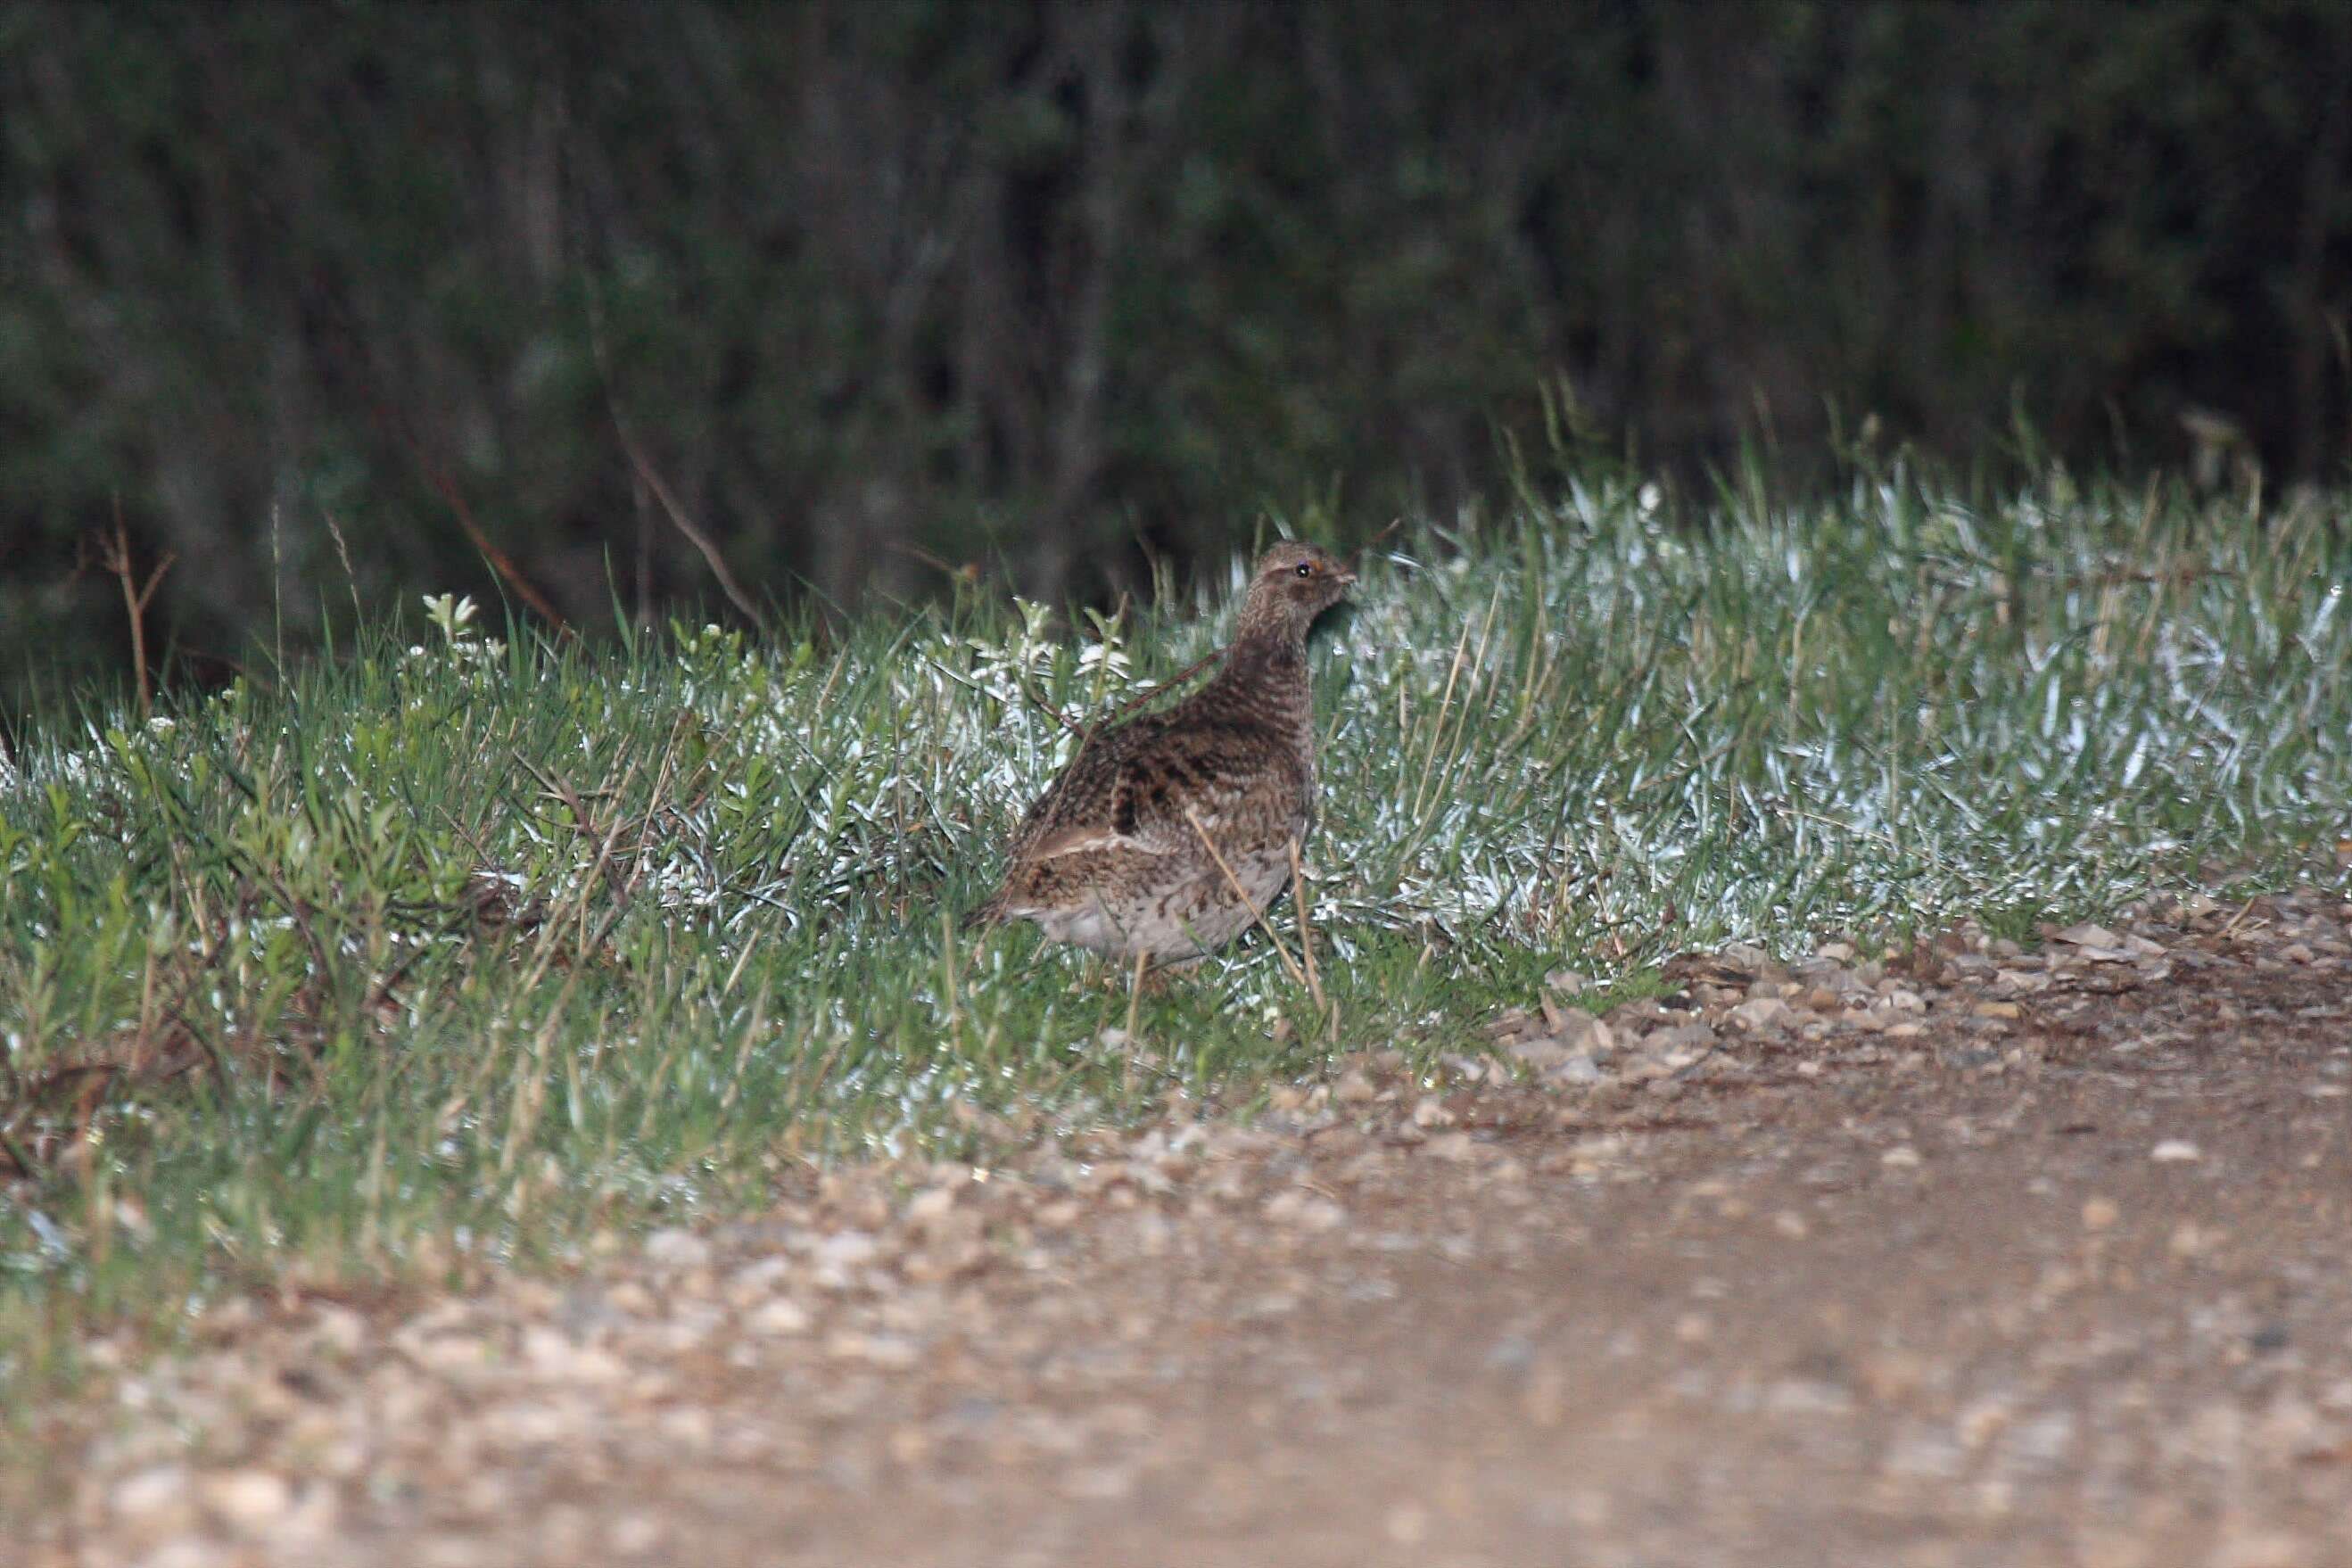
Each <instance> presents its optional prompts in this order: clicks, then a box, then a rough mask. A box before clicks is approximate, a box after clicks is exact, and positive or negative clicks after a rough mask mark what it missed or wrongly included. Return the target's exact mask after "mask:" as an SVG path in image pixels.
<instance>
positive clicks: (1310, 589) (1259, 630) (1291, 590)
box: [1235, 543, 1356, 640]
mask: <svg viewBox="0 0 2352 1568" xmlns="http://www.w3.org/2000/svg"><path fill="white" fill-rule="evenodd" d="M1355 580H1356V574H1355V573H1353V572H1351V571H1349V569H1348V567H1347V564H1346V563H1344V562H1342V561H1341V560H1340V559H1339V557H1338V556H1336V555H1334V554H1332V553H1331V552H1329V551H1328V550H1322V549H1318V547H1316V546H1315V545H1312V544H1296V543H1283V544H1277V545H1276V546H1275V547H1274V548H1273V549H1271V550H1269V551H1267V552H1265V554H1264V555H1262V556H1260V557H1259V558H1258V563H1257V571H1256V573H1255V574H1254V575H1252V577H1251V578H1250V585H1249V595H1248V596H1247V597H1245V598H1244V599H1243V601H1242V613H1241V621H1240V624H1239V626H1237V627H1236V628H1235V638H1236V640H1239V639H1240V638H1243V637H1251V636H1254V635H1255V636H1265V635H1269V634H1271V635H1274V636H1277V637H1296V638H1300V639H1303V638H1305V637H1306V636H1307V627H1308V626H1312V625H1314V623H1315V617H1316V616H1319V615H1321V614H1322V613H1323V612H1324V611H1326V610H1328V609H1329V608H1330V607H1331V606H1332V605H1336V604H1338V603H1339V601H1340V600H1341V599H1343V598H1345V597H1347V595H1348V588H1349V584H1352V583H1354V582H1355Z"/></svg>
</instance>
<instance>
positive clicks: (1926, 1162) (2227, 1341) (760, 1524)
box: [0, 896, 2352, 1568]
mask: <svg viewBox="0 0 2352 1568" xmlns="http://www.w3.org/2000/svg"><path fill="white" fill-rule="evenodd" d="M2347 919H2352V909H2347V907H2346V906H2344V905H2342V904H2340V903H2337V902H2335V901H2332V900H2323V899H2321V898H2318V897H2315V896H2312V897H2304V898H2300V899H2265V900H2257V901H2256V902H2255V903H2253V904H2252V905H2249V906H2244V907H2239V906H2231V907H2228V908H2220V909H2217V908H2213V907H2212V906H2211V905H2210V903H2208V902H2206V901H2204V900H2195V901H2193V902H2191V903H2190V904H2189V905H2188V906H2185V907H2171V908H2168V909H2167V910H2164V911H2163V912H2161V913H2160V914H2147V915H2144V916H2141V917H2139V918H2137V919H2134V920H2131V921H2123V922H2119V923H2118V928H2117V929H2116V930H2113V931H2103V930H2099V929H2097V928H2092V927H2078V928H2075V929H2074V930H2072V931H2067V932H2064V933H2053V940H2051V941H2050V942H2048V943H2047V944H2046V945H2045V946H2044V948H2043V950H2042V952H2038V953H2033V954H2025V953H2020V952H2016V951H2015V950H2014V948H2013V947H2010V946H2008V945H2007V944H2001V943H1993V942H1987V941H1986V940H1985V939H1984V938H1983V937H1982V936H1981V935H1980V934H1976V933H1971V932H1967V931H1963V932H1960V933H1957V934H1955V935H1954V936H1953V937H1950V938H1948V939H1946V940H1945V941H1943V942H1940V943H1937V944H1935V945H1934V946H1932V947H1930V948H1928V949H1926V950H1923V952H1920V953H1919V954H1917V955H1915V957H1914V958H1913V960H1912V961H1910V962H1908V963H1905V964H1902V965H1899V966H1896V967H1895V968H1894V969H1892V970H1885V969H1882V968H1881V967H1880V966H1878V965H1874V964H1860V965H1857V964H1855V963H1853V962H1852V961H1851V958H1852V955H1851V954H1850V953H1848V952H1844V951H1843V950H1842V949H1838V948H1834V947H1832V948H1831V949H1829V950H1826V951H1825V952H1824V954H1823V955H1822V957H1820V958H1818V959H1816V960H1813V961H1811V962H1809V963H1805V964H1801V965H1799V966H1797V967H1796V969H1795V970H1794V971H1784V970H1780V969H1778V968H1776V967H1774V966H1772V965H1771V964H1769V963H1767V962H1766V961H1765V959H1764V956H1763V955H1762V954H1761V953H1759V952H1755V951H1753V950H1745V949H1738V948H1734V949H1730V950H1727V952H1725V953H1723V954H1720V955H1716V956H1712V957H1708V958H1704V959H1697V960H1688V961H1683V962H1681V963H1678V964H1677V965H1675V968H1674V970H1673V973H1674V974H1675V977H1676V978H1677V979H1678V981H1679V983H1680V984H1682V986H1683V988H1684V994H1683V996H1682V998H1680V1005H1668V1006H1662V1005H1654V1004H1642V1005H1637V1006H1633V1007H1627V1008H1621V1009H1619V1010H1618V1011H1617V1012H1616V1013H1615V1014H1612V1016H1610V1018H1609V1019H1608V1020H1607V1022H1606V1023H1604V1024H1601V1025H1599V1026H1595V1025H1593V1024H1592V1023H1591V1022H1590V1021H1589V1020H1587V1019H1586V1018H1585V1017H1584V1016H1582V1015H1580V1014H1577V1013H1574V1012H1572V1011H1571V1012H1562V1011H1560V1010H1559V1008H1558V1007H1557V1006H1553V1007H1549V1008H1544V1009H1540V1010H1538V1009H1535V1008H1534V1007H1533V1006H1532V999H1531V1008H1530V1011H1529V1012H1528V1014H1524V1015H1522V1014H1512V1015H1507V1016H1505V1017H1503V1018H1500V1019H1497V1020H1496V1021H1495V1025H1494V1030H1493V1032H1494V1034H1495V1036H1496V1039H1497V1041H1498V1043H1499V1045H1500V1046H1501V1047H1502V1055H1503V1056H1504V1057H1505V1058H1508V1059H1509V1060H1510V1061H1511V1062H1512V1063H1513V1064H1514V1065H1513V1066H1511V1067H1510V1068H1504V1067H1502V1066H1499V1065H1492V1064H1488V1063H1486V1062H1484V1061H1466V1060H1465V1061H1463V1062H1459V1063H1456V1064H1454V1065H1453V1068H1452V1069H1451V1070H1450V1072H1449V1074H1448V1075H1447V1076H1444V1077H1443V1078H1441V1079H1438V1080H1436V1081H1431V1082H1413V1081H1409V1080H1406V1079H1402V1077H1400V1076H1399V1063H1398V1060H1397V1058H1392V1057H1391V1058H1381V1057H1366V1058H1360V1059H1359V1060H1357V1061H1356V1062H1355V1063H1353V1064H1352V1065H1351V1066H1350V1067H1349V1069H1348V1070H1347V1071H1346V1072H1344V1073H1343V1074H1341V1075H1340V1076H1339V1077H1338V1078H1336V1079H1335V1080H1334V1081H1333V1082H1331V1083H1330V1084H1328V1085H1325V1086H1321V1087H1318V1088H1316V1089H1312V1090H1308V1091H1293V1092H1289V1093H1286V1094H1285V1095H1283V1096H1281V1097H1280V1100H1279V1103H1278V1106H1277V1109H1276V1111H1275V1112H1274V1113H1273V1114H1271V1115H1269V1116H1266V1117H1265V1118H1262V1119H1260V1121H1258V1122H1257V1124H1255V1126H1249V1127H1244V1126H1239V1125H1235V1124H1233V1123H1231V1122H1227V1121H1181V1120H1180V1121H1170V1122H1168V1123H1167V1124H1164V1125H1161V1126H1159V1127H1155V1128H1153V1129H1150V1130H1149V1131H1145V1132H1143V1133H1141V1134H1139V1135H1135V1136H1118V1137H1112V1136H1109V1135H1097V1136H1095V1137H1092V1138H1090V1139H1087V1140H1083V1141H1081V1146H1080V1147H1076V1148H1067V1149H1064V1150H1061V1151H1057V1152H1047V1153H1044V1154H1039V1155H1034V1156H1031V1157H1027V1158H1024V1159H1021V1160H1015V1161H1012V1162H1009V1163H1008V1164H1007V1165H1006V1166H1005V1167H1003V1168H1002V1169H997V1170H992V1171H988V1172H985V1173H982V1172H977V1171H974V1170H971V1169H970V1168H968V1167H961V1166H959V1167H952V1168H943V1167H926V1168H921V1169H915V1170H909V1169H906V1168H898V1169H893V1170H887V1171H886V1170H870V1171H858V1172H852V1173H842V1174H837V1175H835V1176H832V1177H828V1178H827V1179H826V1181H825V1183H824V1186H823V1187H822V1189H821V1190H817V1191H813V1192H812V1193H810V1194H807V1195H806V1196H805V1197H804V1198H803V1199H802V1200H801V1201H798V1202H794V1203H790V1204H785V1205H782V1206H780V1207H779V1208H778V1210H777V1211H776V1212H775V1213H774V1214H773V1215H772V1216H770V1217H768V1218H766V1219H764V1220H762V1221H761V1222H759V1223H756V1224H750V1225H740V1226H730V1227H727V1228H725V1229H722V1230H719V1231H717V1232H715V1233H709V1234H689V1233H687V1232H682V1231H677V1232H667V1233H662V1234H658V1235H656V1236H655V1237H651V1238H650V1239H649V1240H648V1241H647V1242H646V1244H645V1245H644V1247H642V1249H641V1250H633V1251H631V1252H630V1253H628V1254H627V1255H626V1256H623V1257H616V1258H611V1259H608V1260H607V1261H606V1262H605V1263H604V1264H602V1265H600V1266H599V1267H597V1268H594V1269H592V1270H590V1271H588V1272H587V1273H585V1274H583V1276H581V1277H579V1278H577V1279H572V1280H568V1281H554V1282H549V1281H540V1280H528V1279H513V1280H508V1281H505V1282H502V1283H500V1284H499V1285H498V1286H497V1287H496V1288H495V1289H492V1290H490V1291H488V1292H487V1293H484V1294H480V1295H477V1296H473V1297H468V1298H464V1299H452V1300H435V1301H423V1302H407V1303H404V1304H401V1305H400V1306H398V1307H397V1308H394V1307H379V1308H376V1309H373V1310H354V1309H353V1308H352V1307H349V1306H343V1305H337V1304H333V1303H329V1302H322V1301H316V1300H295V1301H292V1302H289V1303H285V1304H282V1305H280V1306H277V1307H273V1308H270V1309H268V1310H260V1309H257V1308H252V1307H247V1309H245V1310H243V1311H242V1312H239V1311H235V1310H232V1311H229V1312H226V1313H224V1314H222V1316H221V1320H220V1321H219V1322H218V1323H217V1324H215V1326H214V1327H212V1328H211V1329H210V1330H209V1331H208V1335H207V1343H208V1345H209V1347H210V1348H207V1349H205V1350H203V1351H201V1352H198V1353H196V1354H194V1356H192V1357H190V1358H188V1359H186V1360H184V1361H181V1362H177V1363H169V1364H165V1365H162V1366H156V1367H150V1368H146V1369H143V1370H141V1371H139V1372H137V1373H131V1374H127V1375H125V1376H124V1377H123V1378H122V1379H121V1381H120V1385H119V1387H118V1388H116V1389H115V1390H114V1396H113V1403H112V1404H111V1405H110V1406H109V1407H107V1408H105V1409H103V1410H92V1411H86V1412H81V1413H78V1414H76V1415H74V1416H73V1417H72V1418H71V1419H70V1420H67V1421H65V1422H64V1425H63V1428H62V1429H63V1430H66V1431H68V1432H69V1433H71V1434H72V1441H71V1443H70V1444H69V1445H68V1444H64V1443H62V1442H61V1445H60V1446H59V1447H58V1448H57V1449H56V1452H57V1453H58V1456H59V1457H60V1460H61V1463H60V1464H59V1466H58V1476H57V1478H55V1479H53V1481H52V1482H51V1483H50V1485H49V1487H48V1489H47V1491H46V1492H45V1494H44V1497H45V1500H46V1503H47V1506H46V1507H44V1508H42V1509H40V1510H37V1514H36V1517H35V1518H34V1520H33V1521H32V1527H31V1529H30V1530H29V1531H26V1530H22V1529H20V1530H17V1531H15V1532H14V1533H13V1534H12V1535H11V1536H10V1537H9V1538H7V1540H5V1542H0V1557H5V1556H6V1555H8V1554H9V1553H11V1552H14V1553H16V1554H17V1557H16V1560H17V1561H22V1562H30V1563H40V1564H44V1565H47V1564H53V1563H55V1564H64V1563H76V1564H89V1565H93V1568H95V1565H110V1564H132V1563H142V1564H148V1565H150V1568H214V1565H226V1564H233V1563H238V1564H241V1563H270V1564H304V1565H312V1564H316V1565H320V1568H331V1565H336V1564H345V1563H349V1564H362V1563H367V1564H374V1563H383V1564H403V1565H415V1568H461V1565H470V1564H480V1565H484V1568H488V1565H493V1564H508V1563H551V1564H552V1563H695V1564H698V1565H710V1568H717V1565H722V1564H733V1563H745V1564H755V1563H756V1564H767V1565H775V1568H787V1565H799V1564H858V1563H891V1564H900V1563H904V1564H938V1565H940V1568H946V1565H949V1564H953V1565H956V1568H967V1565H996V1564H1003V1565H1008V1568H1009V1565H1013V1564H1036V1565H1049V1564H1064V1563H1070V1564H1102V1565H1106V1568H1108V1565H1121V1568H1125V1565H1132V1564H1161V1563H1165V1564H1180V1563H1181V1564H1253V1565H1271V1564H1284V1565H1290V1564H1298V1565H1312V1564H1333V1565H1339V1564H1349V1565H1358V1564H1376V1563H1412V1564H1431V1565H1445V1564H1454V1565H1461V1568H1470V1565H1473V1564H1486V1565H1493V1568H1502V1565H1506V1564H1511V1565H1517V1564H1536V1563H1569V1564H1593V1565H1596V1568H1599V1565H1618V1564H1622V1565H1625V1568H1634V1565H1637V1564H1674V1565H1676V1568H1696V1565H1699V1564H1713V1563H1723V1564H1734V1563H1737V1564H1740V1565H1743V1568H1750V1565H1755V1564H1790V1565H1792V1568H1793V1565H1807V1568H1811V1565H1816V1564H1822V1563H1839V1564H1844V1563H1853V1564H1869V1565H1873V1568H1876V1565H1890V1568H1928V1565H1937V1568H1942V1565H1962V1564H1987V1565H1990V1564H2000V1565H2003V1568H2010V1565H2015V1564H2032V1563H2069V1564H2072V1563H2084V1564H2096V1565H2101V1568H2143V1565H2144V1568H2179V1565H2192V1568H2193V1565H2208V1568H2340V1565H2343V1564H2347V1563H2352V1270H2347V1258H2352V1248H2347V1241H2352V1100H2347V1091H2352V1027H2347V1023H2348V1022H2352V958H2348V957H2347V953H2352V942H2347ZM1564 983H1571V984H1572V981H1571V982H1564Z"/></svg>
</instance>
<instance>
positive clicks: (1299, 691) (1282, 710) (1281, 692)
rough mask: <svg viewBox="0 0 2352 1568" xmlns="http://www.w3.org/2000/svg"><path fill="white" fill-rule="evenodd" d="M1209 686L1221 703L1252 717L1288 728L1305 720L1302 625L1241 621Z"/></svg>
mask: <svg viewBox="0 0 2352 1568" xmlns="http://www.w3.org/2000/svg"><path fill="white" fill-rule="evenodd" d="M1210 686H1211V688H1213V689H1216V690H1217V691H1218V692H1219V693H1220V695H1219V698H1218V699H1217V700H1218V701H1219V702H1220V703H1221V704H1230V705H1232V706H1234V707H1236V708H1239V709H1243V710H1247V711H1248V712H1249V714H1250V716H1251V717H1252V718H1255V719H1257V720H1259V721H1264V722H1270V723H1273V724H1276V725H1278V726H1282V727H1286V728H1295V727H1301V726H1304V725H1306V724H1307V721H1308V715H1309V714H1310V713H1311V712H1312V710H1313V699H1312V697H1311V695H1310V694H1309V692H1308V690H1307V634H1306V631H1305V629H1304V628H1301V627H1295V626H1288V625H1275V626H1244V627H1242V629H1241V632H1240V634H1239V635H1238V636H1236V637H1234V641H1233V644H1232V646H1230V647H1227V648H1226V649H1225V658H1224V663H1223V668H1220V669H1219V670H1218V671H1217V675H1216V679H1214V680H1213V681H1212V682H1210ZM1203 695H1204V696H1205V695H1206V692H1204V693H1203Z"/></svg>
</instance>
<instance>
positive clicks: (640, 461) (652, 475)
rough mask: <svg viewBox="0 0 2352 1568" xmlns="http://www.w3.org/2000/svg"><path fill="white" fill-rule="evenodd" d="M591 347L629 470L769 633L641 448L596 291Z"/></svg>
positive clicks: (591, 298)
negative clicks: (625, 407)
mask: <svg viewBox="0 0 2352 1568" xmlns="http://www.w3.org/2000/svg"><path fill="white" fill-rule="evenodd" d="M588 346H589V349H590V351H591V352H592V353H594V354H595V356H596V377H597V379H598V380H599V381H600V382H602V383H603V384H604V408H605V411H606V412H607V413H609V414H610V415H612V416H613V433H614V435H616V436H618V437H620V438H621V450H622V451H623V452H624V453H625V454H626V455H627V457H628V459H629V466H630V467H631V468H635V469H636V471H637V478H638V479H640V480H641V481H643V483H644V484H645V487H646V489H649V490H651V491H652V492H653V496H654V500H657V501H659V502H660V503H661V509H662V512H663V514H664V515H665V516H667V518H668V519H669V521H670V526H672V527H673V528H675V529H677V531H679V532H680V533H682V534H684V535H686V541H687V542H688V543H689V544H691V545H693V546H694V548H695V549H696V550H698V551H699V552H701V554H702V559H703V562H704V563H705V564H707V565H708V566H709V568H710V574H711V575H712V576H714V577H716V578H718V579H719V591H720V592H722V593H724V594H725V595H727V600H728V603H730V604H731V605H734V606H735V607H736V608H737V609H738V610H740V611H741V612H742V613H743V618H744V619H746V620H748V621H750V622H751V624H752V625H753V626H758V627H760V628H761V629H762V630H765V629H766V626H767V618H766V617H765V616H761V614H760V611H759V608H758V606H756V605H753V604H752V603H751V595H749V594H746V593H745V592H744V591H743V585H742V584H740V583H738V582H737V581H736V580H735V572H734V569H733V568H732V567H730V566H729V565H728V564H727V557H726V556H724V555H722V554H720V553H719V546H718V544H717V542H715V541H713V540H712V539H711V537H710V535H709V534H708V533H705V532H704V531H702V529H701V527H700V525H698V523H696V522H695V521H694V520H693V519H692V518H690V517H688V516H687V515H686V508H685V507H683V506H681V505H679V504H678V500H677V496H676V495H675V494H673V493H672V492H671V490H670V488H669V486H668V485H667V484H665V483H663V482H662V477H661V475H659V474H658V473H656V472H655V471H654V466H653V463H652V461H651V459H649V458H646V451H645V448H644V447H641V446H639V445H638V444H637V437H636V433H635V431H633V430H631V429H630V428H629V419H628V416H626V415H625V414H623V413H622V412H621V399H620V396H619V395H618V394H617V393H616V392H615V391H614V384H613V357H612V354H611V353H609V352H608V351H607V349H606V348H605V344H604V303H603V301H602V300H599V299H598V298H597V295H596V292H595V290H594V289H593V288H592V289H590V290H589V291H588Z"/></svg>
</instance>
